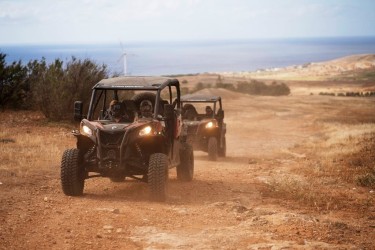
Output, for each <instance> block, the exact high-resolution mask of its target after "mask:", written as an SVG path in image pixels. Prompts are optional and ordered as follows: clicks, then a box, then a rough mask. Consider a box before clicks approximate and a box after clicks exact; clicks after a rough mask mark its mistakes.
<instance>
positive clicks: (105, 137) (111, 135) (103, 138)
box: [99, 131, 125, 145]
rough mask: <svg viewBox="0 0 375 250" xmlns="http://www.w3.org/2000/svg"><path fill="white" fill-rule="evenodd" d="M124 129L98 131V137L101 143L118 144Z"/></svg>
mask: <svg viewBox="0 0 375 250" xmlns="http://www.w3.org/2000/svg"><path fill="white" fill-rule="evenodd" d="M124 134H125V131H111V132H107V131H100V132H99V138H100V142H101V144H102V145H120V144H121V141H122V138H123V137H124Z"/></svg>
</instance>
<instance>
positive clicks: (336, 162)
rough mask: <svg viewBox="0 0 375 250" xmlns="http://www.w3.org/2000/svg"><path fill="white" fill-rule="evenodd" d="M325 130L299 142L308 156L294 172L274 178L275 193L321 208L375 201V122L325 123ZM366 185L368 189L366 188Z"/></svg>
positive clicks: (366, 205) (359, 205) (364, 207)
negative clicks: (371, 192)
mask: <svg viewBox="0 0 375 250" xmlns="http://www.w3.org/2000/svg"><path fill="white" fill-rule="evenodd" d="M320 126H322V130H323V131H324V132H323V134H321V135H320V137H319V138H313V139H312V140H311V141H310V142H309V143H308V144H306V145H303V146H298V147H296V148H295V151H297V152H298V151H301V150H302V151H303V152H305V153H306V154H307V155H308V157H306V158H305V159H301V160H299V161H298V166H296V168H295V173H296V174H297V175H296V176H297V177H293V175H288V176H277V177H275V178H274V179H273V180H272V181H271V182H270V185H269V187H270V191H271V196H275V195H276V196H283V197H285V198H287V199H291V200H295V201H297V202H298V203H299V204H304V205H307V206H309V207H313V208H315V209H316V210H318V211H330V210H338V209H358V210H364V211H367V210H368V209H371V208H372V207H373V205H374V198H373V196H371V195H367V194H369V191H371V190H370V189H371V188H375V124H357V125H348V124H339V123H325V124H320ZM363 187H364V190H363Z"/></svg>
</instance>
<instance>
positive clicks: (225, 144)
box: [219, 137, 227, 157]
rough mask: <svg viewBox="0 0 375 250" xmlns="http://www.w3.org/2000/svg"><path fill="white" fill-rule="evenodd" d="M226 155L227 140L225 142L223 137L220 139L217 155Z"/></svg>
mask: <svg viewBox="0 0 375 250" xmlns="http://www.w3.org/2000/svg"><path fill="white" fill-rule="evenodd" d="M226 155H227V142H226V139H225V137H224V138H223V141H222V146H221V147H220V149H219V156H220V157H225V156H226Z"/></svg>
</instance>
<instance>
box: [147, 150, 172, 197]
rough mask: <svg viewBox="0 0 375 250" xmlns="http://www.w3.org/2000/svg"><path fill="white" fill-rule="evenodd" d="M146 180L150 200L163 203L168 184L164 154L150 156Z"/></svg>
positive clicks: (166, 160) (166, 162)
mask: <svg viewBox="0 0 375 250" xmlns="http://www.w3.org/2000/svg"><path fill="white" fill-rule="evenodd" d="M147 178H148V186H149V189H150V199H151V200H152V201H165V199H166V195H167V184H168V159H167V156H166V155H165V154H161V153H155V154H152V155H151V156H150V161H149V166H148V176H147Z"/></svg>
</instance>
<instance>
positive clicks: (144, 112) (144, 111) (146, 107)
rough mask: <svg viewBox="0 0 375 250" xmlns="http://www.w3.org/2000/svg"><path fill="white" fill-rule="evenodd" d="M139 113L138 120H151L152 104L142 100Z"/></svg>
mask: <svg viewBox="0 0 375 250" xmlns="http://www.w3.org/2000/svg"><path fill="white" fill-rule="evenodd" d="M139 111H140V112H141V116H140V118H152V103H151V102H150V101H149V100H143V101H142V102H141V104H140V105H139Z"/></svg>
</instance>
